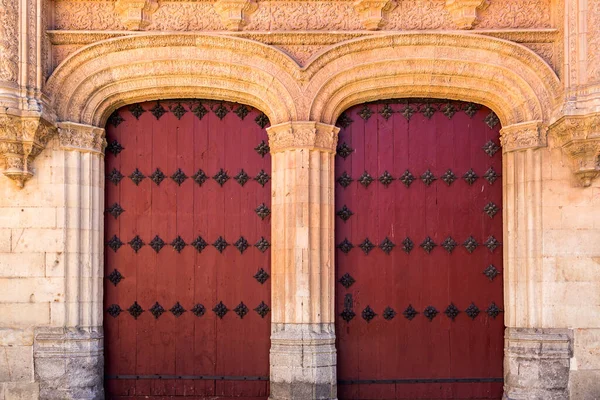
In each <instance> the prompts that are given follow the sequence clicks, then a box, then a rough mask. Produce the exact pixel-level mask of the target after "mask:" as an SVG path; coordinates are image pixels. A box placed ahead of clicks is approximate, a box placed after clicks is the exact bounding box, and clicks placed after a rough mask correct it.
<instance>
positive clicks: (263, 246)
mask: <svg viewBox="0 0 600 400" xmlns="http://www.w3.org/2000/svg"><path fill="white" fill-rule="evenodd" d="M254 247H256V248H257V249H258V250H260V251H261V253H264V252H265V251H267V250H268V249H269V247H271V243H269V242H268V240H267V239H265V238H264V236H261V237H260V240H259V241H258V242H256V244H255V245H254Z"/></svg>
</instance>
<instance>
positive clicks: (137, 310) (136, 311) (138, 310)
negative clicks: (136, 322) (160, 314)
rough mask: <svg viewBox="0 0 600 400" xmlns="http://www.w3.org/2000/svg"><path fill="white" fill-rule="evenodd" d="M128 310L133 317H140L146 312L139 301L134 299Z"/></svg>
mask: <svg viewBox="0 0 600 400" xmlns="http://www.w3.org/2000/svg"><path fill="white" fill-rule="evenodd" d="M127 311H129V314H131V316H132V317H133V318H135V319H138V317H139V316H140V315H142V313H143V312H144V309H143V308H142V307H140V305H139V304H138V302H137V301H134V302H133V304H132V305H131V306H130V307H129V308H128V309H127Z"/></svg>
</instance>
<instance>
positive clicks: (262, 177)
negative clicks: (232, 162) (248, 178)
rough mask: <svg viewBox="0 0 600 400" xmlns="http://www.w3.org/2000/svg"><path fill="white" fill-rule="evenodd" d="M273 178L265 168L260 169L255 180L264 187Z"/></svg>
mask: <svg viewBox="0 0 600 400" xmlns="http://www.w3.org/2000/svg"><path fill="white" fill-rule="evenodd" d="M270 179H271V177H270V176H269V174H267V173H266V172H265V171H264V170H262V169H261V170H260V172H259V173H258V175H256V177H255V178H254V180H255V181H256V182H258V183H260V185H261V186H262V187H265V185H266V184H267V182H269V180H270Z"/></svg>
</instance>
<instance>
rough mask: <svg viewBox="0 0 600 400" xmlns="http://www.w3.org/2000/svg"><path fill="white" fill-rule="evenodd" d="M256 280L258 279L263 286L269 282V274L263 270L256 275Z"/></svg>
mask: <svg viewBox="0 0 600 400" xmlns="http://www.w3.org/2000/svg"><path fill="white" fill-rule="evenodd" d="M254 279H256V280H257V281H258V282H259V283H260V284H261V285H262V284H263V283H265V282H266V281H267V279H269V274H268V273H267V271H265V270H264V269H263V268H261V269H259V270H258V272H256V273H255V274H254Z"/></svg>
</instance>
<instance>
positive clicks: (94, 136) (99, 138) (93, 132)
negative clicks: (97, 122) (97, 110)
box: [58, 122, 106, 154]
mask: <svg viewBox="0 0 600 400" xmlns="http://www.w3.org/2000/svg"><path fill="white" fill-rule="evenodd" d="M58 139H59V142H60V146H61V148H63V149H65V150H73V151H80V152H90V153H98V154H104V148H105V147H106V139H105V138H104V129H102V128H98V127H95V126H91V125H83V124H76V123H74V122H60V123H59V124H58Z"/></svg>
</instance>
